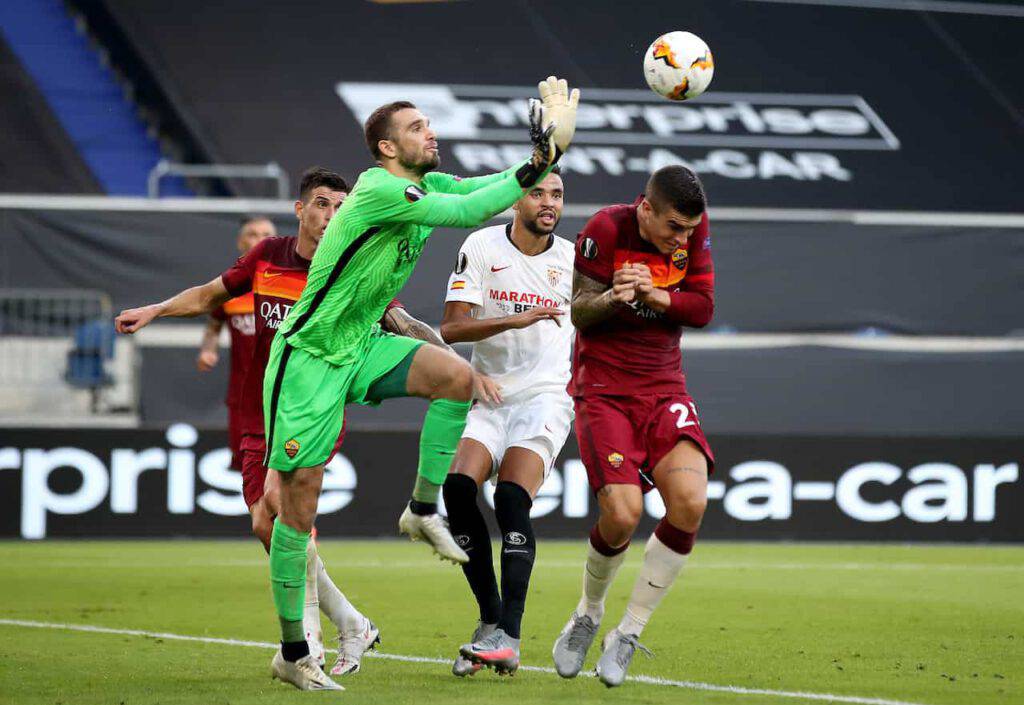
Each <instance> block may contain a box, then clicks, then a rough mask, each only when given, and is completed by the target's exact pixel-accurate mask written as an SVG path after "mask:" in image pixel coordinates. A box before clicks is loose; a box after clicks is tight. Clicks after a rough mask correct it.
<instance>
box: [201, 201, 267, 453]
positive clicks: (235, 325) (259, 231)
mask: <svg viewBox="0 0 1024 705" xmlns="http://www.w3.org/2000/svg"><path fill="white" fill-rule="evenodd" d="M275 235H277V229H276V228H275V227H274V224H273V223H272V222H271V221H270V218H268V217H266V216H263V215H249V216H245V217H244V218H242V222H241V226H240V229H239V231H238V238H237V242H236V245H237V246H238V251H239V252H240V253H242V254H243V255H244V254H245V253H247V252H248V251H249V250H251V249H252V248H253V247H255V246H256V245H257V243H259V242H260V241H261V240H263V239H265V238H268V237H274V236H275ZM225 323H227V324H228V332H229V333H230V334H231V366H230V371H229V373H228V374H229V376H228V393H227V397H226V398H225V399H224V404H225V405H226V406H227V407H228V447H229V448H230V449H231V468H232V469H233V470H237V471H238V472H241V471H242V451H241V447H242V418H241V416H240V412H239V408H238V406H239V403H240V401H241V398H242V384H243V382H244V381H245V377H246V375H247V374H248V372H249V361H250V360H252V352H253V345H254V344H255V339H256V323H255V320H254V318H253V299H252V292H249V293H246V294H242V295H241V296H238V297H236V298H233V299H231V300H230V301H226V302H225V303H224V305H223V306H220V307H219V308H217V309H216V310H214V311H213V312H212V313H211V314H210V318H209V320H208V321H207V323H206V330H205V331H203V342H202V343H201V344H200V346H199V354H198V355H197V356H196V367H197V368H198V369H199V371H200V372H209V371H210V370H212V369H213V368H214V367H216V366H217V362H218V361H219V359H220V331H221V328H223V326H224V324H225Z"/></svg>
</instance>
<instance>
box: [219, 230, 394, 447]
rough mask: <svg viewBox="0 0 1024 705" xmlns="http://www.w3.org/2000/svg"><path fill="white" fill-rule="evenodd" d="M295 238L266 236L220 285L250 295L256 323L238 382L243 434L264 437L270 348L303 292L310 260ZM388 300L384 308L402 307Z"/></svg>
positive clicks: (236, 293) (229, 270)
mask: <svg viewBox="0 0 1024 705" xmlns="http://www.w3.org/2000/svg"><path fill="white" fill-rule="evenodd" d="M295 243H296V239H295V238H294V237H268V238H265V239H263V240H261V241H260V242H259V243H258V244H257V245H256V246H255V247H253V248H252V249H251V250H249V252H248V253H246V254H245V255H243V256H242V257H239V258H238V261H237V262H235V264H234V265H233V266H232V267H231V268H230V269H228V270H226V271H225V272H224V273H223V274H221V281H223V282H224V288H226V289H227V290H228V293H229V294H231V295H232V296H239V295H240V294H242V293H245V292H250V291H251V292H252V298H253V313H254V322H255V335H254V345H253V352H252V362H251V364H250V365H249V373H248V375H247V376H246V378H245V381H244V382H243V384H242V392H241V402H240V407H239V411H240V413H241V414H242V433H243V434H245V435H258V436H262V435H263V373H264V372H265V371H266V369H267V362H268V360H269V359H270V344H271V343H272V342H273V341H274V336H275V335H276V334H277V329H278V327H280V325H281V322H282V321H283V320H284V319H285V317H286V316H287V315H288V312H289V311H291V308H292V306H294V305H295V302H296V301H298V299H299V296H300V295H301V294H302V290H303V289H304V288H306V276H307V275H308V274H309V260H308V259H305V258H304V257H301V256H300V255H299V254H298V253H297V252H296V251H295ZM401 305H402V304H400V303H399V302H398V301H392V302H391V303H390V304H388V307H387V309H386V310H385V312H384V313H385V315H386V314H387V311H390V310H391V309H392V308H394V307H396V306H401Z"/></svg>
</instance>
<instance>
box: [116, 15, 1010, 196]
mask: <svg viewBox="0 0 1024 705" xmlns="http://www.w3.org/2000/svg"><path fill="white" fill-rule="evenodd" d="M105 6H106V7H107V8H108V9H109V11H110V14H111V16H112V17H114V18H115V19H116V21H117V22H118V23H119V25H120V26H121V27H123V28H124V30H125V33H126V35H128V36H130V37H131V39H132V41H133V42H134V44H135V47H136V50H137V51H138V53H139V55H140V56H143V57H144V58H145V61H146V62H147V64H148V65H149V67H150V68H151V70H152V71H153V73H154V74H155V75H157V76H158V78H159V80H160V81H161V82H162V83H163V84H164V85H166V86H168V87H169V89H170V90H172V91H173V92H174V93H175V94H177V95H179V96H180V98H181V104H180V105H181V107H182V109H183V110H184V111H185V112H187V113H188V114H189V115H190V116H191V118H192V119H194V121H195V122H196V123H197V124H200V125H202V126H203V128H204V131H205V133H204V135H203V139H204V140H205V143H204V144H205V147H206V149H207V150H208V151H209V152H210V153H211V154H216V155H217V157H218V158H219V159H220V160H221V161H225V162H235V163H238V162H268V161H277V162H278V163H281V164H282V165H284V166H285V167H286V168H287V169H288V171H289V173H290V175H291V177H292V181H293V183H294V182H295V181H296V177H297V176H298V174H299V173H300V172H301V170H302V169H303V168H305V167H306V166H308V165H310V164H313V163H326V164H329V165H331V166H333V167H335V168H338V169H341V170H342V171H343V172H345V173H346V174H350V175H354V174H355V173H357V172H358V171H360V170H361V167H362V166H363V165H365V164H366V163H367V157H366V152H365V147H364V146H363V144H362V139H361V133H360V130H359V121H360V120H361V118H362V117H363V116H362V115H361V114H360V115H356V114H355V113H354V112H353V111H352V108H351V103H352V101H353V98H352V96H349V97H348V98H347V99H341V98H339V94H338V93H337V92H336V87H337V85H338V84H339V82H346V83H367V82H372V83H375V84H377V85H376V87H375V88H374V89H373V95H374V96H379V97H383V96H385V95H387V94H388V93H389V91H390V92H391V93H394V92H395V91H396V90H397V92H399V93H404V94H410V89H411V88H414V87H418V90H417V92H416V93H413V94H412V95H418V96H419V97H420V99H421V101H422V102H424V104H425V107H427V108H428V112H429V111H430V110H433V112H434V114H435V115H436V116H437V117H436V118H435V123H437V124H438V125H439V129H440V137H441V139H442V140H444V141H445V142H446V144H447V145H448V148H447V150H446V152H445V159H446V166H447V167H448V168H450V169H452V170H454V171H461V172H469V171H472V169H470V168H467V167H472V166H473V163H474V158H470V156H471V155H475V158H476V161H479V157H480V155H481V154H485V155H486V154H490V153H491V152H493V148H498V147H501V146H502V145H504V144H507V143H512V142H521V138H520V137H514V138H509V137H508V136H507V135H505V136H502V135H499V136H498V137H493V138H492V137H488V136H487V135H483V134H481V133H476V134H475V135H474V134H471V133H473V132H474V130H475V128H477V127H480V128H488V127H490V126H494V127H502V126H503V125H502V124H501V123H498V124H493V118H494V117H495V116H498V117H500V118H501V119H505V117H507V116H506V115H505V113H504V112H501V106H500V105H497V106H495V105H494V104H495V103H498V104H500V103H502V102H507V101H508V100H510V99H512V98H513V96H511V95H509V94H508V93H507V92H503V91H502V90H494V89H492V90H491V91H490V92H489V93H488V92H484V93H482V94H480V95H477V96H475V97H474V96H471V95H469V94H468V93H466V92H465V91H461V92H460V91H458V90H456V91H454V94H453V92H452V90H451V88H452V86H456V87H459V86H462V87H465V86H464V84H469V85H470V86H478V87H479V86H480V85H481V84H489V85H491V86H520V87H528V86H529V85H530V84H531V83H532V82H534V81H536V80H538V79H539V78H540V77H541V74H543V73H544V72H547V71H549V70H550V69H549V67H551V66H559V67H560V68H561V69H562V70H563V71H565V72H567V73H568V75H569V76H570V77H571V78H572V79H573V80H574V82H575V83H578V84H580V85H581V87H583V88H584V89H587V88H590V89H591V90H590V91H589V92H588V93H587V96H588V98H587V100H586V101H585V102H586V103H589V104H590V105H591V108H590V109H588V110H591V112H590V113H589V114H585V115H584V116H581V117H582V118H584V119H581V123H580V133H579V138H578V139H579V140H580V145H581V147H585V148H589V151H584V150H583V149H581V150H580V152H578V153H577V156H576V157H575V158H576V159H582V158H583V155H587V157H588V161H587V164H586V165H585V166H587V167H589V169H590V171H589V172H588V171H586V170H581V169H577V170H576V171H577V174H576V176H574V178H573V183H572V185H571V186H570V188H571V196H572V199H573V200H574V201H575V202H576V203H607V202H611V201H615V200H622V199H623V198H624V197H625V196H626V194H629V193H632V192H634V191H636V190H637V188H638V182H639V180H640V178H641V176H640V173H641V172H644V171H646V168H647V166H648V163H649V161H650V160H651V159H652V157H651V156H650V154H649V153H650V152H651V151H653V150H654V148H656V147H658V146H660V147H663V148H664V147H666V146H667V147H668V149H669V151H672V152H673V153H674V154H677V155H680V156H683V157H685V158H687V159H690V160H693V161H695V162H699V163H702V164H703V165H704V167H705V168H704V169H702V171H703V173H704V177H705V180H706V182H707V185H708V190H709V193H710V194H711V195H712V199H713V203H714V204H716V205H735V206H773V207H796V208H873V209H892V208H899V209H911V210H955V211H981V210H984V211H1015V210H1017V209H1019V199H1018V198H1017V195H1016V193H1015V190H1014V189H1012V188H1010V186H1009V176H1010V175H1011V174H1012V173H1014V169H1015V168H1016V166H1017V164H1019V162H1020V159H1021V156H1022V149H1021V144H1022V141H1021V139H1020V137H1021V134H1022V131H1024V119H1022V116H1021V111H1020V109H1019V107H1015V106H1019V105H1020V103H1021V101H1020V90H1021V89H1020V86H1019V81H1017V80H1016V77H1015V75H1013V74H1012V72H1011V71H1010V70H1009V68H1008V66H1007V64H1008V62H1006V61H1005V58H1004V57H1005V56H1008V55H1012V54H1013V53H1014V52H1016V51H1017V50H1016V48H1015V47H1019V45H1020V31H1019V29H1018V27H1019V23H1014V22H1007V21H1006V20H1005V19H1002V18H999V17H991V16H978V17H963V16H961V15H941V14H938V15H934V14H926V13H917V12H910V11H906V12H893V11H886V10H865V9H854V8H847V7H816V8H808V7H802V6H795V5H794V6H789V5H778V4H771V5H769V4H765V3H756V2H736V3H693V4H691V5H688V6H687V11H686V25H687V26H688V27H690V28H691V29H693V30H694V31H696V32H698V33H699V34H701V35H702V36H704V37H707V38H708V40H709V41H710V42H711V45H712V47H713V48H714V50H715V56H716V61H717V62H718V64H719V71H718V72H717V74H716V78H715V86H714V90H713V91H712V92H711V93H710V94H708V96H706V98H705V99H702V100H703V101H704V102H703V103H702V104H700V105H694V107H693V108H692V112H689V111H691V108H690V107H685V106H684V107H665V106H659V107H662V108H663V112H660V113H655V115H661V116H662V118H664V121H663V122H660V123H657V124H655V125H654V126H653V127H651V126H650V125H645V123H644V121H643V120H642V119H640V118H637V119H636V120H635V121H634V128H636V129H634V130H633V131H634V132H640V133H643V134H645V137H644V138H640V139H641V141H642V142H643V144H642V145H637V144H635V143H631V142H629V141H628V140H625V141H624V140H622V139H619V134H618V132H619V131H618V129H617V128H615V127H614V126H612V128H611V129H608V126H605V127H601V129H598V127H599V122H600V120H601V119H602V115H603V116H604V117H607V116H608V114H609V106H614V105H623V104H625V105H629V106H631V107H630V108H629V109H643V108H647V107H650V106H649V104H648V103H647V102H645V101H648V100H649V101H655V99H654V98H653V97H651V96H650V94H649V92H647V91H646V87H645V86H644V85H643V83H642V76H641V71H640V52H641V51H642V50H643V49H644V48H645V47H646V46H647V44H648V43H649V42H650V41H651V39H652V37H650V36H648V34H649V32H650V30H649V29H648V27H649V23H648V22H647V20H646V17H647V16H649V15H658V14H659V13H660V15H661V16H664V17H672V16H673V12H672V10H673V9H674V8H675V3H666V2H662V3H647V4H646V5H645V12H644V13H623V12H621V11H618V10H619V8H620V4H619V3H614V2H607V3H602V2H594V3H589V4H588V7H589V11H588V12H587V13H585V14H583V15H581V14H580V13H579V12H577V11H575V10H576V4H575V3H572V2H567V1H555V2H549V3H544V4H543V5H537V6H534V5H530V6H527V5H519V4H512V5H507V4H506V5H505V6H503V7H502V10H501V12H502V26H503V31H502V32H500V33H495V32H493V31H491V30H490V29H489V28H490V27H492V26H493V19H494V9H493V7H491V6H489V5H488V4H487V3H424V4H401V5H394V4H387V3H369V2H365V3H331V2H323V1H322V0H321V1H311V2H306V3H303V4H302V5H301V16H302V17H304V18H310V19H309V20H308V21H311V22H312V21H313V20H312V19H311V18H316V19H315V23H316V24H317V26H318V27H322V28H325V33H324V35H323V36H322V37H321V36H316V37H311V36H310V35H309V34H308V33H305V32H283V31H277V29H276V28H279V27H284V26H288V25H290V24H291V23H293V22H295V21H296V14H295V13H296V11H295V9H294V8H293V7H292V6H290V5H279V4H273V3H251V2H245V1H243V0H228V1H226V2H220V3H206V2H203V1H202V0H183V1H182V2H180V3H174V4H173V5H168V4H166V3H160V2H156V1H155V0H141V1H139V0H105ZM809 23H810V24H809ZM808 26H813V27H814V31H813V32H809V31H807V28H808ZM271 28H273V29H271ZM385 36H386V37H388V38H389V40H388V41H383V43H382V37H385ZM394 36H398V37H401V42H402V50H401V51H399V50H397V49H395V47H394V46H392V45H391V43H390V38H391V37H394ZM595 36H602V37H607V36H617V37H620V38H621V41H617V42H614V43H611V44H609V43H607V42H602V43H595V42H593V41H592V40H591V38H592V37H595ZM893 36H898V37H900V41H898V42H889V41H886V40H885V38H886V37H893ZM526 37H529V38H530V39H529V50H528V51H525V50H524V47H523V44H524V42H525V41H526V40H525V39H524V38H526ZM197 47H202V54H203V61H201V62H199V61H195V53H196V51H197ZM427 55H429V56H430V61H422V60H419V57H423V56H427ZM512 57H515V59H514V60H511V58H512ZM211 65H212V66H217V71H209V70H208V67H209V66H211ZM595 66H600V67H601V70H600V71H596V70H594V69H593V67H595ZM389 83H400V84H403V85H402V86H401V88H400V89H395V88H393V87H389V86H388V85H387V84H389ZM594 88H601V89H614V90H615V91H618V96H619V97H618V98H613V97H612V96H613V95H614V94H612V93H606V94H603V95H602V94H601V93H600V92H595V91H594V90H593V89H594ZM623 89H636V92H635V93H631V92H629V91H627V92H625V93H623V92H622V90H623ZM765 94H769V95H767V96H766V95H765ZM488 95H489V96H490V98H489V99H490V100H491V101H492V106H491V107H492V108H494V109H495V110H498V111H499V112H497V113H493V114H488V113H480V114H477V115H476V116H475V118H474V119H475V120H476V121H477V122H476V124H470V125H468V126H467V125H466V124H463V123H461V122H458V119H461V118H459V115H464V111H465V110H467V109H471V110H472V109H473V107H474V106H473V104H471V103H470V101H471V100H477V101H479V100H480V99H482V98H484V97H486V96H488ZM716 95H717V98H716V97H715V96H716ZM371 100H375V98H371ZM713 101H714V102H713ZM759 101H760V102H759ZM378 102H383V100H380V101H378ZM739 104H744V105H745V106H746V108H745V107H743V105H739ZM479 105H480V104H479V102H478V103H476V106H477V107H479ZM516 105H517V106H518V104H516ZM637 106H639V108H638V107H637ZM748 108H753V109H754V110H755V112H756V115H755V114H754V113H751V112H750V111H749V110H748ZM769 109H775V110H776V111H782V112H775V113H774V115H771V114H768V113H766V111H767V110H769ZM515 110H516V111H520V108H519V107H516V108H515ZM709 110H710V112H708V111H709ZM672 111H676V112H672ZM446 112H447V114H446V115H443V114H444V113H446ZM499 113H500V115H499ZM812 113H814V114H815V115H812ZM516 115H517V116H518V112H517V113H516ZM800 115H802V116H803V119H800ZM729 116H731V118H730V119H728V120H727V124H726V125H723V124H721V121H722V120H725V119H726V118H727V117H729ZM442 117H445V118H451V119H453V120H456V123H457V124H456V123H452V122H450V121H449V122H448V124H447V128H448V129H447V133H448V134H446V129H445V127H446V125H445V123H446V120H444V119H442ZM812 117H813V118H814V119H815V120H817V122H816V123H815V124H814V125H812V126H809V125H808V122H807V120H808V119H810V118H812ZM652 119H653V118H652ZM588 120H591V121H592V122H589V123H588V122H587V121H588ZM716 120H717V121H719V122H717V123H716ZM665 121H668V122H665ZM673 121H675V122H674V125H675V127H672V124H673ZM701 121H703V122H701ZM698 122H700V123H701V124H700V125H698V124H697V123H698ZM975 126H983V127H981V128H976V127H975ZM453 127H457V128H460V129H461V130H462V131H461V132H459V131H458V130H454V129H452V128H453ZM658 130H660V131H661V132H660V134H659V133H658V132H657V131H658ZM666 131H667V133H666ZM591 132H592V133H593V134H588V133H591ZM652 132H654V133H655V137H657V136H661V137H664V138H665V139H663V140H660V144H659V140H657V139H647V138H648V137H650V136H651V133H652ZM490 133H491V134H492V135H493V134H497V133H498V131H497V130H491V131H490ZM506 133H508V130H506ZM515 134H518V133H515ZM630 139H633V140H636V139H638V138H636V137H632V138H630ZM644 140H646V141H644ZM456 147H459V148H460V149H459V150H458V151H461V153H462V154H461V156H460V155H459V154H458V152H456V151H455V148H456ZM599 148H601V149H602V151H596V150H598V149H599ZM489 150H490V151H489ZM453 152H455V153H453ZM799 153H804V156H803V157H798V154H799ZM807 153H811V154H818V155H821V154H824V155H827V156H825V157H821V156H818V157H814V156H807ZM654 158H655V159H656V157H654ZM815 159H818V160H825V161H817V162H815ZM636 160H643V161H642V164H641V162H638V161H636ZM577 164H579V163H578V162H577ZM631 164H641V166H642V168H636V169H634V168H633V167H631V166H630V165H631ZM814 164H818V167H819V168H817V169H815V168H814V167H813V165H814ZM823 164H824V165H825V168H824V169H822V168H821V165H823ZM831 164H834V165H836V166H835V167H834V168H832V169H831V172H832V174H833V176H829V175H828V173H827V172H829V171H830V169H829V168H828V166H829V165H831ZM477 168H480V169H482V168H484V167H483V166H480V165H478V167H477ZM823 172H824V173H823ZM250 188H251V187H250ZM243 193H245V191H243ZM249 193H250V194H252V193H253V192H252V191H249Z"/></svg>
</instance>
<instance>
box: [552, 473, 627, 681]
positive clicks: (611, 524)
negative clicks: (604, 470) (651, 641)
mask: <svg viewBox="0 0 1024 705" xmlns="http://www.w3.org/2000/svg"><path fill="white" fill-rule="evenodd" d="M597 503H598V507H599V510H600V515H599V516H598V520H597V523H596V524H595V525H594V528H593V529H591V531H590V541H589V543H588V546H587V562H586V566H585V567H584V569H583V594H582V595H581V596H580V601H579V604H578V605H577V606H576V610H575V611H574V612H573V613H572V615H571V616H570V617H569V621H568V622H567V623H566V625H565V627H564V628H563V629H562V633H561V634H559V636H558V639H557V640H556V641H555V646H554V648H553V649H552V652H551V655H552V657H553V658H554V661H555V670H556V671H558V675H560V676H562V677H563V678H574V677H575V676H576V675H577V674H578V673H579V672H580V670H581V669H582V668H583V662H584V660H585V659H586V657H587V651H588V650H589V649H590V645H591V644H592V643H593V641H594V638H595V637H596V636H597V628H598V626H599V625H600V624H601V619H602V618H603V617H604V601H605V598H606V597H607V595H608V590H609V589H610V588H611V585H612V582H613V581H614V580H615V575H616V574H617V573H618V572H619V568H620V567H621V566H622V562H623V561H624V560H625V559H626V549H627V548H629V540H630V538H632V536H633V532H634V531H635V530H636V526H637V524H639V523H640V516H641V514H642V513H643V506H644V497H643V493H642V492H641V491H640V488H639V487H638V486H636V485H626V484H614V485H605V486H604V487H602V488H601V489H600V490H598V492H597Z"/></svg>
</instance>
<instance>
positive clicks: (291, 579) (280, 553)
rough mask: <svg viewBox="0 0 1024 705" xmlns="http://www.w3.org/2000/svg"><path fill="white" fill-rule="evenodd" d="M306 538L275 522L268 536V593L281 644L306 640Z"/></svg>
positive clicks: (300, 532)
mask: <svg viewBox="0 0 1024 705" xmlns="http://www.w3.org/2000/svg"><path fill="white" fill-rule="evenodd" d="M308 544H309V534H307V533H304V532H302V531H299V530H297V529H293V528H292V527H290V526H288V525H287V524H284V523H282V522H281V519H280V517H278V518H277V519H275V520H274V531H273V533H272V534H271V536H270V589H271V592H272V593H273V595H274V606H275V607H276V608H277V616H278V617H279V618H280V620H281V641H283V642H296V641H303V640H304V639H305V638H306V632H305V630H304V629H303V627H302V609H303V605H304V604H305V601H306V546H307V545H308Z"/></svg>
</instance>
